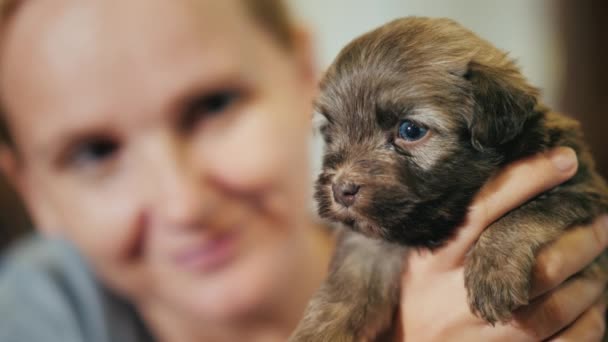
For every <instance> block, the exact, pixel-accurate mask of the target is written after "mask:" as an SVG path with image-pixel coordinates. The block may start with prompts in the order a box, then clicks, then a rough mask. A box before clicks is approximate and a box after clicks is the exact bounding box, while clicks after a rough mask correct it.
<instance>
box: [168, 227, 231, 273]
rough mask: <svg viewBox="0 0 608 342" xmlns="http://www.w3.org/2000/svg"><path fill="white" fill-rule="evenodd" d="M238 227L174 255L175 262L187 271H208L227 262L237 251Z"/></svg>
mask: <svg viewBox="0 0 608 342" xmlns="http://www.w3.org/2000/svg"><path fill="white" fill-rule="evenodd" d="M238 231H239V230H238V229H232V230H230V231H229V232H225V233H221V234H218V235H216V236H214V237H213V238H211V239H207V240H205V241H203V242H201V243H199V244H196V245H194V246H191V247H189V248H184V249H182V250H181V251H179V252H178V253H176V255H175V258H174V260H175V263H176V264H177V265H178V266H179V267H181V268H184V269H186V270H188V271H195V272H209V271H213V270H216V269H219V268H221V267H222V266H224V265H226V264H227V263H229V262H230V261H231V260H232V259H233V258H234V257H235V256H236V253H237V242H238V236H239V234H238Z"/></svg>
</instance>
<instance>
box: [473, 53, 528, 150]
mask: <svg viewBox="0 0 608 342" xmlns="http://www.w3.org/2000/svg"><path fill="white" fill-rule="evenodd" d="M463 77H465V78H466V79H467V80H468V81H469V82H471V85H472V95H473V98H474V102H475V105H474V112H473V115H472V117H470V118H469V129H470V132H471V139H472V143H473V146H474V147H475V148H476V149H478V150H483V149H486V148H500V147H501V146H503V145H505V144H507V143H509V142H511V141H513V140H514V139H516V138H517V137H518V135H520V133H522V131H523V129H524V124H525V123H526V122H527V121H528V120H530V119H531V118H533V117H534V116H536V115H538V114H537V113H535V107H536V104H537V97H538V94H539V92H538V90H537V89H535V88H534V87H532V86H530V85H529V84H528V83H527V82H526V80H525V79H524V78H523V76H522V75H521V73H520V72H519V70H518V69H517V68H516V67H515V65H514V64H513V63H510V62H509V63H507V64H506V65H504V66H502V67H494V66H488V65H484V64H481V63H478V62H475V61H472V62H470V63H469V66H468V70H467V72H466V73H465V75H464V76H463Z"/></svg>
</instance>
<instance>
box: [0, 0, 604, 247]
mask: <svg viewBox="0 0 608 342" xmlns="http://www.w3.org/2000/svg"><path fill="white" fill-rule="evenodd" d="M286 1H287V3H288V4H289V6H290V7H291V9H292V12H293V14H294V16H295V17H297V18H299V19H300V21H301V22H303V23H304V24H305V25H308V26H309V27H310V28H311V29H312V31H313V33H314V35H315V39H316V46H315V47H316V51H317V57H318V67H319V69H320V70H321V71H322V70H324V69H325V68H326V67H327V66H328V65H329V64H330V63H331V61H332V60H333V58H334V56H335V55H336V54H337V53H338V51H339V50H340V49H341V47H342V46H344V45H345V44H346V43H348V42H349V41H350V40H351V39H353V38H354V37H356V36H358V35H360V34H362V33H364V32H366V31H368V30H370V29H372V28H374V27H376V26H379V25H381V24H383V23H385V22H387V21H389V20H391V19H395V18H398V17H403V16H408V15H420V16H433V17H449V18H452V19H455V20H456V21H458V22H460V23H461V24H463V25H465V26H467V27H468V28H470V29H472V30H473V31H475V32H476V33H477V34H479V35H480V36H482V37H484V38H485V39H487V40H489V41H491V42H492V43H494V44H495V45H497V46H498V47H500V48H502V49H504V50H506V51H509V52H510V54H511V56H512V57H513V58H515V59H517V60H518V61H519V65H520V66H521V67H522V70H523V72H524V74H525V75H526V76H527V77H528V79H529V80H530V81H531V82H532V83H533V84H534V85H536V86H538V87H540V88H541V89H542V92H543V101H544V102H545V103H546V104H548V105H549V106H551V107H552V108H554V109H556V110H559V111H562V112H566V113H568V114H569V115H571V116H573V117H575V118H577V119H579V120H580V121H581V122H582V123H583V128H584V130H585V134H586V135H587V140H588V141H590V142H591V145H592V146H591V147H592V150H593V153H594V154H595V156H596V160H597V161H598V166H599V168H600V170H601V171H602V172H603V173H604V175H605V176H608V151H607V149H606V148H605V147H604V145H606V143H604V142H603V141H602V140H603V136H604V135H605V132H604V131H605V130H606V129H608V91H607V90H606V89H607V88H606V86H605V84H604V81H605V80H608V67H607V66H606V65H605V63H606V61H608V50H607V47H608V24H607V23H608V1H605V0H579V1H574V0H533V1H531V0H510V1H502V0H458V1H454V0H286ZM321 148H322V146H321V144H320V142H319V139H318V138H317V139H315V140H314V141H313V152H314V153H313V160H314V163H313V164H314V168H313V172H315V170H317V169H318V165H319V163H318V160H319V154H320V151H321ZM29 226H30V224H29V221H28V220H27V216H26V215H25V212H24V211H23V209H22V206H21V204H20V202H19V201H18V200H17V198H16V197H15V196H14V194H13V193H12V191H10V189H9V187H8V186H7V185H6V183H5V182H4V181H3V180H2V179H0V250H1V249H2V248H3V247H4V246H5V245H6V244H7V243H9V241H11V240H13V239H14V238H15V237H16V236H18V235H20V234H22V233H23V232H24V231H27V230H28V228H29Z"/></svg>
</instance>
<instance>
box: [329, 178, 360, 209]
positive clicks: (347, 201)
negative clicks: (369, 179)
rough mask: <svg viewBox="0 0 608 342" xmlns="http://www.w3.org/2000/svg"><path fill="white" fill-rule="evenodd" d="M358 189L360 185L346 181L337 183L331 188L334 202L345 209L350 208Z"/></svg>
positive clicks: (355, 198)
mask: <svg viewBox="0 0 608 342" xmlns="http://www.w3.org/2000/svg"><path fill="white" fill-rule="evenodd" d="M360 188H361V186H360V185H358V184H355V183H352V182H348V181H346V182H345V181H337V182H335V183H333V184H332V186H331V189H332V191H333V193H334V200H335V201H336V202H337V203H339V204H341V205H343V206H345V207H350V206H352V205H353V204H355V201H356V200H357V193H358V192H359V189H360Z"/></svg>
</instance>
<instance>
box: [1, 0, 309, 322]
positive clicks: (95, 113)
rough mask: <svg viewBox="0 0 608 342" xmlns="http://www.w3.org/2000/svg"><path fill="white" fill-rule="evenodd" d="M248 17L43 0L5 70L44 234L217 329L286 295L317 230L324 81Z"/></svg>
mask: <svg viewBox="0 0 608 342" xmlns="http://www.w3.org/2000/svg"><path fill="white" fill-rule="evenodd" d="M241 7H242V5H241V4H240V1H238V0H222V1H215V0H207V1H205V0H132V1H124V0H104V1H77V0H55V1H29V2H25V4H24V6H23V7H22V8H21V9H20V10H19V12H18V13H17V15H16V17H15V18H13V21H12V22H11V23H10V25H9V27H8V30H7V31H6V32H5V40H4V42H3V50H2V58H1V63H0V75H2V76H1V79H0V86H1V87H2V97H3V98H2V101H3V104H4V106H5V108H6V112H7V115H8V118H7V119H8V122H9V124H10V128H11V132H12V134H13V136H14V138H15V141H16V146H17V149H18V157H17V158H18V159H19V162H18V163H19V166H18V175H17V176H16V178H17V183H18V186H19V188H20V189H21V191H22V193H23V194H24V197H25V198H26V201H27V203H28V205H29V207H30V209H31V210H32V212H33V214H34V216H35V219H36V221H37V223H38V225H39V226H40V227H42V228H43V229H45V230H47V231H51V232H53V233H57V234H59V235H62V236H64V237H66V238H68V239H70V240H71V241H73V242H74V243H76V244H77V245H78V246H79V247H80V249H81V250H82V251H83V252H84V253H85V254H86V256H87V257H88V258H89V259H90V261H91V262H92V263H93V264H94V266H95V267H96V268H97V270H98V272H99V273H100V274H101V275H102V276H103V278H104V279H105V280H106V282H107V283H109V284H110V285H111V286H113V287H114V288H116V289H118V290H119V291H121V292H122V293H123V294H126V295H128V296H130V297H131V298H132V299H133V300H135V301H139V302H142V303H145V302H147V301H156V302H158V303H161V304H163V305H166V306H169V307H172V308H174V309H176V310H182V311H183V310H186V311H189V312H193V313H196V314H197V315H199V316H202V317H203V318H204V317H207V318H210V319H213V318H218V317H224V316H227V315H235V314H239V313H241V312H244V311H246V310H248V308H250V307H251V306H254V305H259V304H260V303H259V302H260V301H263V300H264V298H269V297H270V296H271V295H273V294H276V293H277V292H280V291H282V290H281V289H280V288H279V287H278V286H280V284H281V283H283V282H282V281H281V280H282V279H284V278H285V277H288V276H289V275H290V272H294V268H295V266H294V265H293V261H292V259H293V257H292V256H293V255H294V254H295V253H297V251H298V248H299V245H300V244H299V243H298V242H299V241H301V239H302V236H303V235H304V234H309V233H310V232H307V230H306V228H307V227H304V226H305V225H306V223H307V222H308V221H307V220H308V210H307V208H308V207H309V206H308V198H309V194H308V188H309V180H308V178H307V177H308V171H309V168H308V155H307V144H308V131H309V121H310V120H309V119H310V112H311V109H310V108H309V106H310V103H311V97H312V88H313V87H312V82H311V81H310V79H309V78H308V77H307V75H306V73H305V72H304V70H303V69H304V67H303V66H302V65H298V64H297V63H296V62H295V61H296V60H300V61H302V59H297V58H295V57H294V56H291V55H289V52H287V51H285V50H282V48H281V47H280V46H278V44H277V43H275V41H273V40H272V38H271V37H270V36H267V35H266V34H265V33H264V32H262V31H261V28H259V27H258V26H257V24H256V23H255V22H254V21H253V19H251V18H249V16H248V14H247V13H246V12H245V10H244V9H243V8H241ZM296 53H297V51H296Z"/></svg>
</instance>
